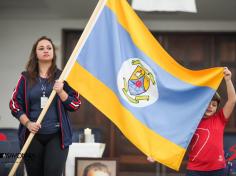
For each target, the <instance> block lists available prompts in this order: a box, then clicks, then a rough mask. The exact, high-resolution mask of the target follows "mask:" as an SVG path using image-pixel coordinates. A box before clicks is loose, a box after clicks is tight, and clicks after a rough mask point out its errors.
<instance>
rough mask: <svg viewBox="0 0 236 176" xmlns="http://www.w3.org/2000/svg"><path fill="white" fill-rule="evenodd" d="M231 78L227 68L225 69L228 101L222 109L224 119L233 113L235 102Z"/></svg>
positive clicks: (235, 96)
mask: <svg viewBox="0 0 236 176" xmlns="http://www.w3.org/2000/svg"><path fill="white" fill-rule="evenodd" d="M231 76H232V73H231V72H230V71H229V69H228V68H227V67H225V68H224V79H225V83H226V89H227V96H228V100H227V102H226V103H225V105H224V107H223V112H224V115H225V118H226V119H229V117H230V115H231V113H232V112H233V109H234V106H235V102H236V94H235V89H234V85H233V83H232V80H231Z"/></svg>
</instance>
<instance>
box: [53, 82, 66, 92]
mask: <svg viewBox="0 0 236 176" xmlns="http://www.w3.org/2000/svg"><path fill="white" fill-rule="evenodd" d="M63 87H64V82H63V81H61V80H56V81H55V84H54V86H53V89H54V90H55V91H56V92H57V94H58V95H60V94H61V93H62V91H63Z"/></svg>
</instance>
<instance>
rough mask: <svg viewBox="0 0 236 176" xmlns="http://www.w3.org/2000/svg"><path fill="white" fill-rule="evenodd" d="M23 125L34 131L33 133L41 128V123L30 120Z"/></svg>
mask: <svg viewBox="0 0 236 176" xmlns="http://www.w3.org/2000/svg"><path fill="white" fill-rule="evenodd" d="M25 126H26V128H28V130H29V131H30V132H31V133H34V134H35V133H37V132H38V130H39V129H40V128H41V124H39V123H37V122H31V121H28V122H27V124H26V125H25Z"/></svg>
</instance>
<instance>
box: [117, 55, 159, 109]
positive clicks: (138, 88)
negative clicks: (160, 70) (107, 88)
mask: <svg viewBox="0 0 236 176" xmlns="http://www.w3.org/2000/svg"><path fill="white" fill-rule="evenodd" d="M122 67H123V69H122V68H121V70H120V72H119V76H118V77H119V78H118V80H119V81H118V86H119V88H120V89H121V90H122V93H121V91H120V93H121V94H123V96H122V97H125V99H126V100H128V102H129V103H130V104H133V105H134V104H136V105H137V106H139V105H138V104H140V103H141V104H142V105H145V102H146V104H149V103H152V102H153V100H154V99H155V100H156V99H157V97H158V93H157V86H156V84H157V83H156V80H155V75H154V73H153V71H152V70H151V69H150V67H149V66H148V65H146V64H145V63H144V62H143V61H141V60H140V59H138V58H134V59H129V60H127V61H126V62H124V63H123V66H122ZM128 67H130V68H128ZM121 79H122V82H123V85H122V84H121V83H120V81H121ZM153 96H154V97H153ZM150 101H151V102H150ZM142 105H140V106H142Z"/></svg>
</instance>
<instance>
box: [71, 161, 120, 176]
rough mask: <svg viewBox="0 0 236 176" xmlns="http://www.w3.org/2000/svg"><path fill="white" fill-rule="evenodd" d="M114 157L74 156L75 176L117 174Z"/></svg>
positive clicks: (108, 175)
mask: <svg viewBox="0 0 236 176" xmlns="http://www.w3.org/2000/svg"><path fill="white" fill-rule="evenodd" d="M117 175H118V163H117V160H116V159H115V158H79V157H76V158H75V176H117Z"/></svg>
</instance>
